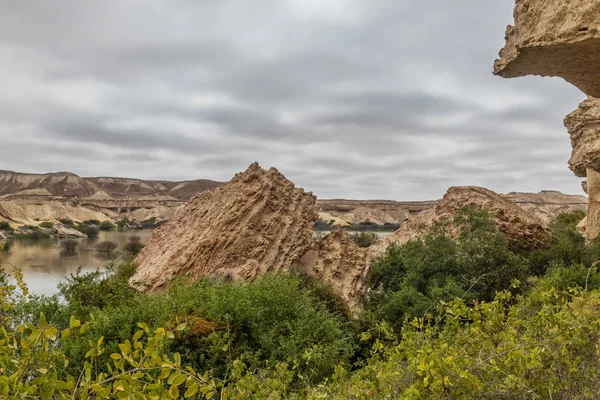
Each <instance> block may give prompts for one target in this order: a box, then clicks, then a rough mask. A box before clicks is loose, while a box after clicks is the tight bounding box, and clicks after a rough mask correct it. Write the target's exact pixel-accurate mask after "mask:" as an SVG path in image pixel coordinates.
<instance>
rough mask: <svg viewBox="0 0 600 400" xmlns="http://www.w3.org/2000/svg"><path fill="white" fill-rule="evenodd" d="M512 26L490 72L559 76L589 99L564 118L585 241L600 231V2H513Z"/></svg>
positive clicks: (532, 0)
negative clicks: (582, 189)
mask: <svg viewBox="0 0 600 400" xmlns="http://www.w3.org/2000/svg"><path fill="white" fill-rule="evenodd" d="M514 19H515V25H514V26H509V27H508V28H507V30H506V46H505V47H504V48H503V49H502V50H501V51H500V59H498V60H496V62H495V65H494V73H495V74H497V75H500V76H502V77H505V78H514V77H520V76H526V75H540V76H558V77H562V78H563V79H565V80H566V81H567V82H570V83H571V84H573V85H574V86H576V87H578V88H579V89H581V90H582V91H583V92H584V93H586V94H587V95H588V96H589V98H588V100H586V101H584V102H583V103H581V104H580V106H579V109H578V110H577V111H575V112H573V113H572V114H570V115H569V116H568V117H567V118H566V119H565V125H566V126H567V129H568V130H569V134H570V135H571V143H572V146H573V153H572V157H571V159H570V161H569V165H570V167H571V169H572V170H573V172H574V173H575V174H576V175H577V176H579V177H587V188H588V190H587V192H588V195H589V205H588V218H587V223H586V224H587V228H586V229H585V234H586V237H587V239H588V240H593V239H595V238H596V237H597V236H598V233H600V177H599V176H598V175H599V171H600V157H599V156H600V144H599V142H598V136H599V133H598V132H599V131H600V127H599V124H598V122H599V119H598V117H599V116H600V101H599V100H598V99H597V98H598V97H600V2H598V1H597V0H568V1H565V0H517V1H516V6H515V12H514Z"/></svg>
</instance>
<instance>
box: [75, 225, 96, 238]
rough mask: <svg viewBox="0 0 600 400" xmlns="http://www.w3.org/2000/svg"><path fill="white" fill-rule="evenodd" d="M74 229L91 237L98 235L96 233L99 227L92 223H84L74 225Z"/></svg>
mask: <svg viewBox="0 0 600 400" xmlns="http://www.w3.org/2000/svg"><path fill="white" fill-rule="evenodd" d="M75 229H77V230H78V231H79V232H82V233H85V234H86V235H88V237H89V238H92V239H93V238H96V237H98V234H99V233H100V229H98V227H97V226H96V225H93V224H85V223H84V224H83V225H77V226H75Z"/></svg>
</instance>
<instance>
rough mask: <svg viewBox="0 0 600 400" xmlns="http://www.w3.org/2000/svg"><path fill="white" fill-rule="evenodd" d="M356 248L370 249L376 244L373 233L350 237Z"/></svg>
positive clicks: (375, 235) (362, 233)
mask: <svg viewBox="0 0 600 400" xmlns="http://www.w3.org/2000/svg"><path fill="white" fill-rule="evenodd" d="M350 237H351V238H352V240H353V241H354V243H356V245H357V246H358V247H370V246H372V245H373V244H375V242H377V239H378V236H377V234H376V233H374V232H360V233H355V234H353V235H351V236H350Z"/></svg>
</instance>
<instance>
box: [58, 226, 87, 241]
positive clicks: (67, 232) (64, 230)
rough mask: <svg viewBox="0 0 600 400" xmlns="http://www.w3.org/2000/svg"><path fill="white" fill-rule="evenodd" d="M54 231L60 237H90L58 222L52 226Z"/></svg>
mask: <svg viewBox="0 0 600 400" xmlns="http://www.w3.org/2000/svg"><path fill="white" fill-rule="evenodd" d="M52 232H53V233H54V234H55V235H56V236H57V237H60V238H86V237H88V236H87V235H86V234H85V233H82V232H79V231H78V230H75V229H73V228H70V227H68V226H67V225H63V224H57V225H54V227H53V228H52Z"/></svg>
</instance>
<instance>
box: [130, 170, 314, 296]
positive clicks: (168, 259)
mask: <svg viewBox="0 0 600 400" xmlns="http://www.w3.org/2000/svg"><path fill="white" fill-rule="evenodd" d="M315 200H316V198H315V196H313V195H312V193H307V192H305V191H304V190H303V189H300V188H296V187H295V186H294V184H293V183H292V182H290V181H289V180H287V179H286V178H285V177H284V176H283V175H282V174H281V173H279V172H278V171H277V170H276V169H274V168H271V169H269V170H268V171H267V170H264V169H262V168H260V166H259V165H258V164H256V163H255V164H252V165H251V166H250V167H249V168H248V169H247V170H246V171H245V172H243V173H240V174H237V175H236V176H235V177H234V178H233V179H232V180H231V181H229V182H227V183H226V184H225V185H223V186H221V187H219V188H217V189H215V190H212V191H207V192H203V193H201V194H200V195H199V196H197V197H195V198H193V199H192V200H191V201H190V202H189V203H188V204H187V205H186V206H185V207H184V208H183V209H182V210H181V211H179V212H178V213H177V214H176V215H175V216H174V217H173V218H172V219H171V220H170V221H169V222H168V223H167V224H165V225H163V226H161V227H159V228H158V229H157V230H156V231H155V232H154V234H153V235H152V238H151V239H150V241H149V243H148V244H147V245H146V247H145V248H144V249H143V250H142V252H141V253H140V254H139V256H138V257H137V258H136V259H135V261H134V262H135V263H136V264H138V269H137V271H136V274H135V275H134V276H133V277H132V278H131V282H132V283H133V284H137V283H143V287H144V288H145V289H156V288H160V287H162V286H164V285H165V284H167V283H168V282H169V281H171V280H172V279H173V277H175V276H176V275H186V276H189V277H190V278H192V279H196V278H199V277H201V276H222V277H226V278H231V279H244V280H250V279H253V278H255V277H256V276H259V275H262V274H264V273H266V272H269V271H280V270H287V269H289V268H290V267H291V266H292V264H294V263H295V262H297V261H298V260H300V258H301V257H302V256H303V255H304V254H305V253H306V251H307V250H308V249H309V248H310V246H311V244H312V229H313V225H314V222H315V221H316V219H317V213H316V212H315Z"/></svg>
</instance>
